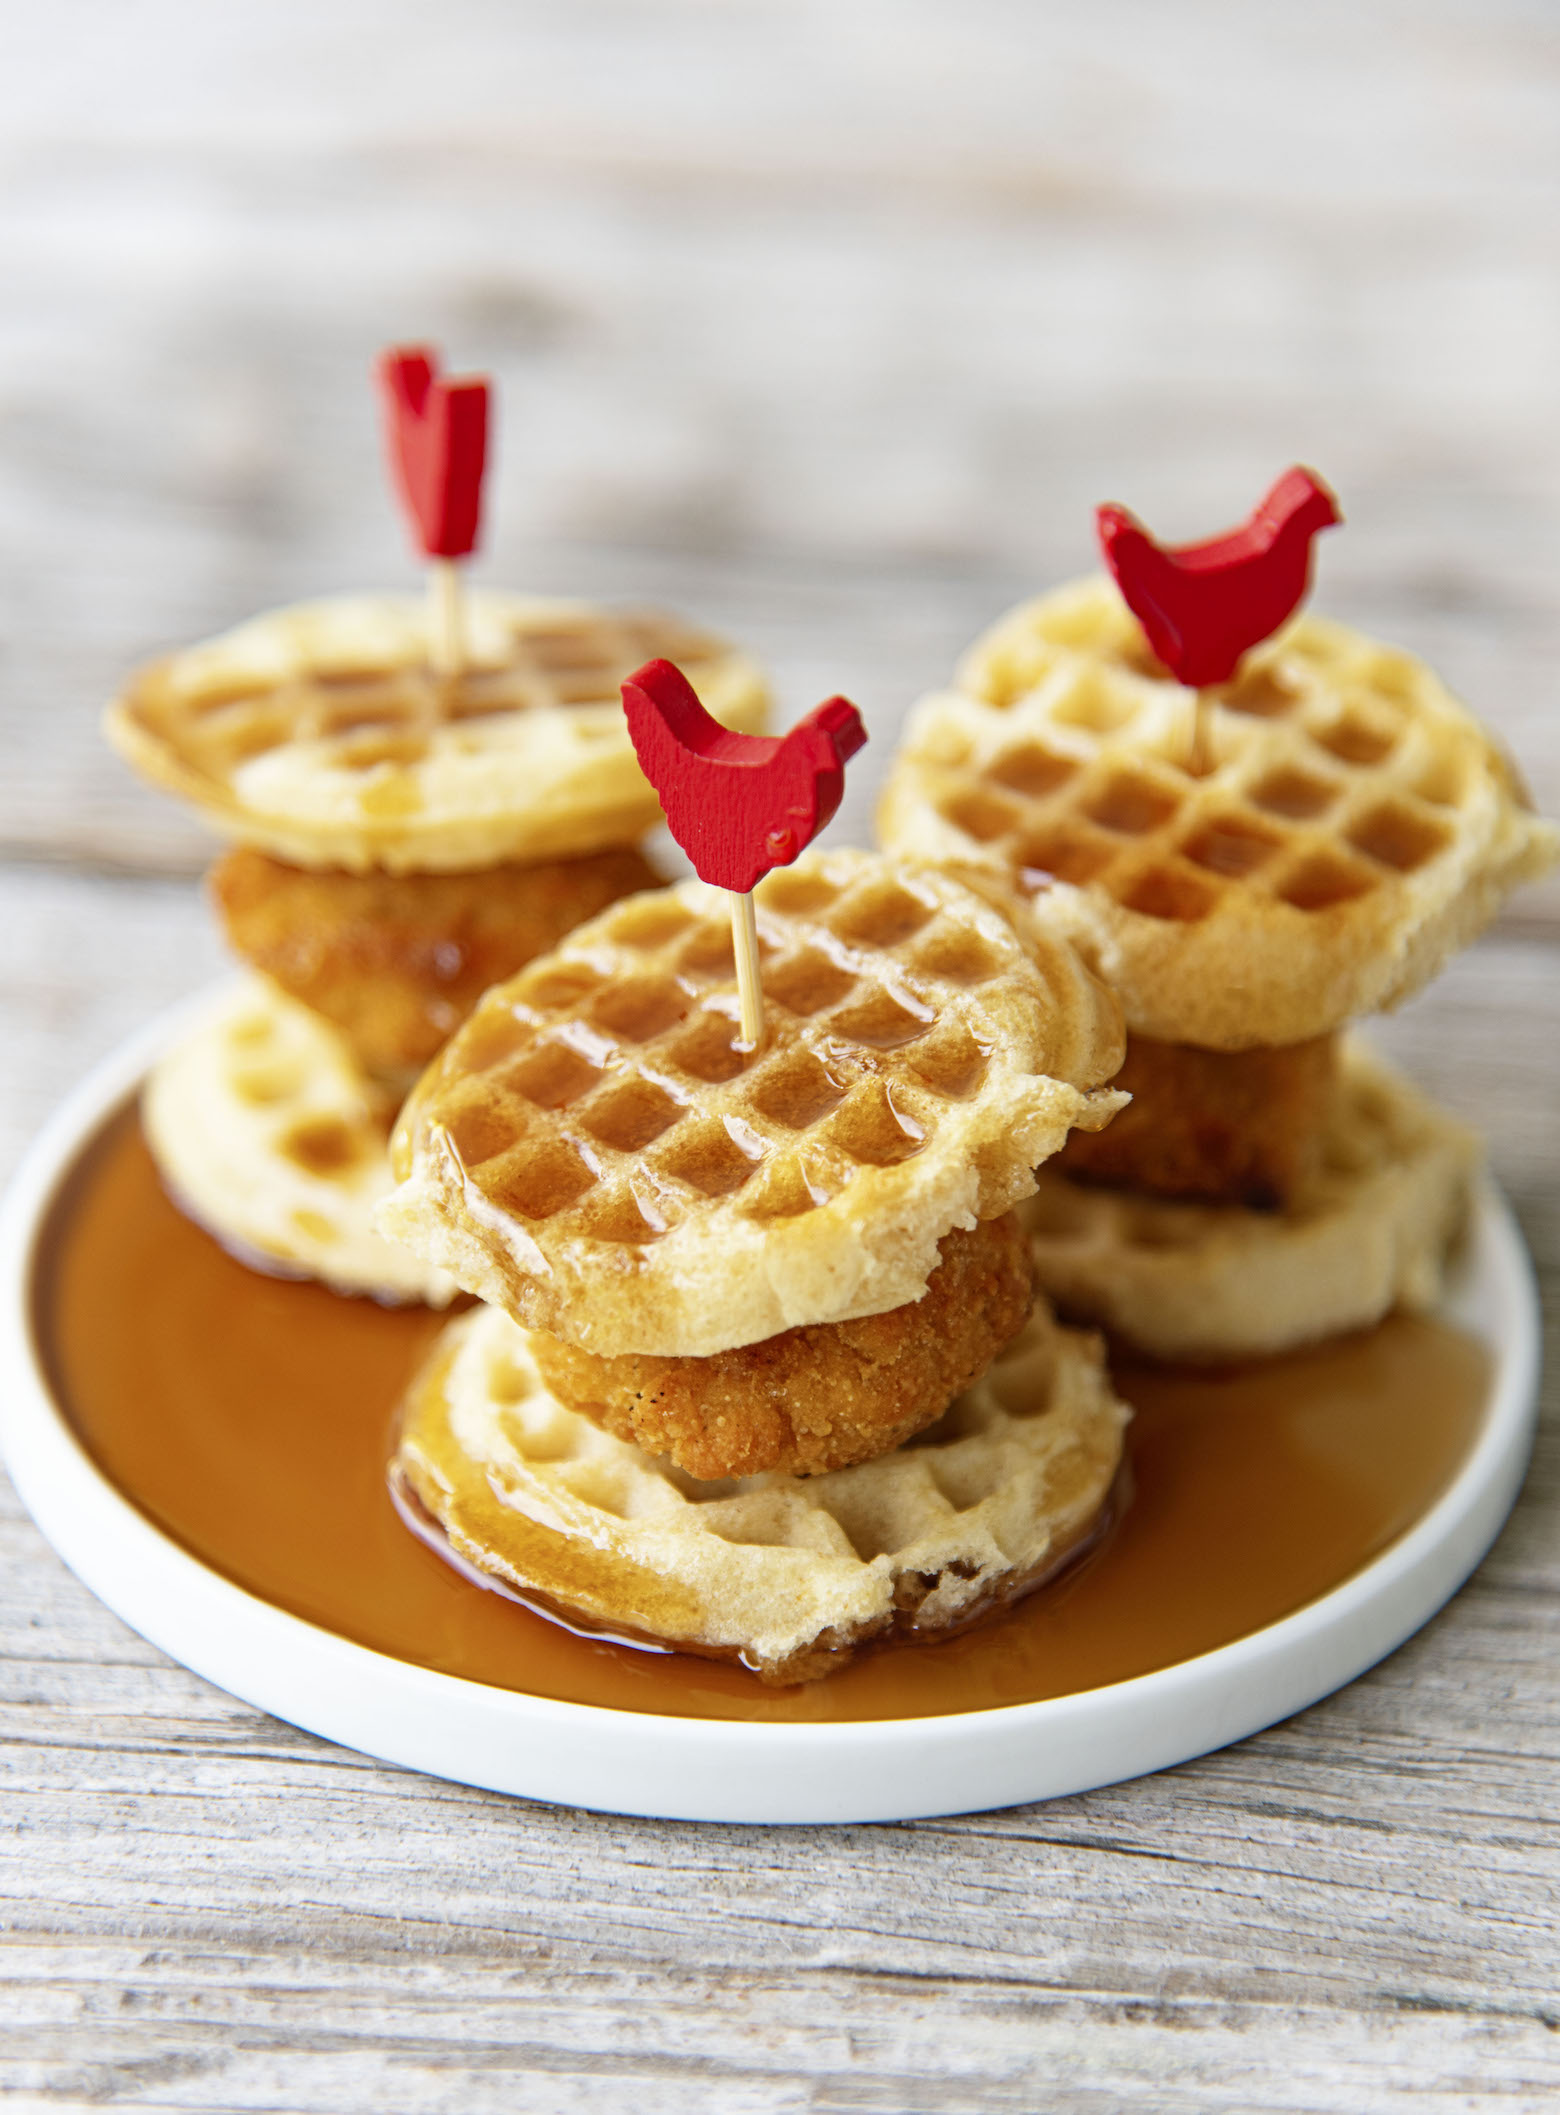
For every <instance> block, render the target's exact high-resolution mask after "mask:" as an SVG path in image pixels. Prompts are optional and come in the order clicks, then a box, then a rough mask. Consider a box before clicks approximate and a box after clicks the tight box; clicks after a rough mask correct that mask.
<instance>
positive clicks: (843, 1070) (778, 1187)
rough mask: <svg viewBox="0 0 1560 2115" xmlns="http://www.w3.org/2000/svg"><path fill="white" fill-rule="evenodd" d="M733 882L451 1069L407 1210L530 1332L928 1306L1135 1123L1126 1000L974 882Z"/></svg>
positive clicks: (504, 1003) (734, 1340) (552, 958)
mask: <svg viewBox="0 0 1560 2115" xmlns="http://www.w3.org/2000/svg"><path fill="white" fill-rule="evenodd" d="M757 906H758V911H757V915H758V935H759V950H760V955H761V958H762V967H763V985H764V995H765V1005H766V1013H767V1022H766V1037H765V1041H764V1043H763V1045H762V1046H761V1047H760V1048H759V1049H758V1050H757V1051H756V1052H755V1051H753V1050H751V1049H749V1047H748V1046H746V1045H744V1044H742V1043H741V1042H740V1041H739V1030H738V1026H737V1020H738V1006H737V994H736V988H735V981H734V973H733V967H732V953H731V929H730V919H729V914H728V899H727V897H726V896H725V895H724V894H723V893H722V892H721V891H719V890H716V889H711V888H708V887H706V886H705V885H704V884H703V883H701V882H696V881H693V882H683V883H680V884H679V885H678V886H677V887H675V888H673V889H668V890H662V891H659V892H657V893H655V894H650V895H643V896H633V897H629V898H628V899H627V900H626V901H625V902H623V903H621V904H617V905H615V906H614V907H613V908H612V909H610V910H608V911H606V912H604V913H603V914H602V916H601V917H599V918H597V919H594V920H592V921H591V923H590V924H588V925H583V926H580V927H578V928H577V929H576V931H575V932H573V933H571V934H570V935H569V937H568V939H566V940H565V941H564V942H563V943H562V945H561V946H560V947H559V948H557V949H556V950H555V952H554V953H553V954H551V955H547V956H544V957H542V958H541V959H540V960H539V961H537V962H534V963H532V964H531V965H530V966H529V967H528V968H526V969H524V970H522V971H521V972H520V974H519V975H518V976H517V977H513V978H511V979H510V980H509V981H508V982H507V983H505V984H501V985H499V986H498V987H497V988H496V989H495V990H493V991H491V992H489V993H488V994H487V996H486V997H485V998H484V999H483V1001H482V1003H481V1005H480V1006H479V1007H478V1008H477V1010H476V1012H475V1013H474V1014H473V1015H472V1016H471V1018H470V1020H469V1021H467V1022H466V1024H465V1026H464V1027H463V1028H462V1029H461V1030H460V1031H459V1032H458V1033H457V1034H456V1036H455V1037H454V1038H453V1039H452V1041H451V1042H450V1043H449V1044H447V1045H446V1047H445V1049H444V1051H443V1053H442V1054H441V1055H440V1057H439V1058H438V1059H436V1060H435V1062H434V1064H433V1065H432V1066H431V1067H430V1068H429V1070H428V1071H427V1072H426V1073H425V1074H424V1076H423V1078H422V1080H421V1081H420V1082H419V1084H418V1086H417V1087H416V1088H415V1089H414V1091H413V1093H412V1095H411V1098H410V1099H409V1100H408V1102H407V1104H406V1107H405V1108H404V1110H403V1111H402V1114H401V1120H400V1123H399V1125H398V1127H397V1133H396V1138H395V1141H394V1145H393V1149H392V1157H393V1159H394V1161H395V1166H396V1172H397V1174H398V1175H399V1176H400V1177H401V1178H402V1186H401V1188H400V1190H399V1191H398V1192H397V1193H396V1195H395V1197H394V1198H393V1199H392V1200H391V1202H390V1203H389V1204H388V1205H386V1206H385V1207H384V1208H383V1209H382V1211H381V1213H380V1216H379V1221H378V1223H379V1226H380V1228H381V1230H382V1231H383V1232H385V1233H388V1234H390V1235H392V1236H393V1237H394V1238H396V1239H399V1240H404V1241H406V1242H407V1243H408V1244H409V1245H410V1246H411V1247H413V1248H415V1249H417V1250H418V1251H419V1253H421V1254H423V1255H425V1256H427V1257H428V1258H429V1260H430V1261H432V1262H436V1263H439V1264H442V1265H443V1266H444V1267H445V1268H446V1269H448V1270H449V1271H451V1273H452V1274H453V1275H454V1276H455V1277H456V1278H457V1279H458V1280H459V1282H460V1283H461V1284H462V1285H464V1286H466V1287H467V1288H468V1289H469V1290H471V1291H473V1292H475V1293H478V1294H479V1295H480V1296H481V1297H482V1298H483V1299H485V1300H488V1301H491V1302H492V1303H493V1305H495V1306H498V1307H503V1308H505V1309H506V1310H507V1311H508V1312H509V1313H511V1314H512V1315H513V1316H514V1318H515V1319H516V1320H517V1321H519V1322H522V1323H524V1324H525V1325H526V1326H527V1327H530V1328H536V1329H545V1330H547V1331H549V1332H551V1334H553V1335H554V1336H558V1337H562V1338H564V1339H565V1340H567V1341H568V1342H570V1343H574V1344H577V1345H579V1346H580V1347H581V1348H582V1349H584V1350H588V1351H596V1352H600V1353H602V1354H604V1355H606V1356H612V1355H614V1354H617V1353H620V1352H635V1351H637V1352H653V1353H661V1354H666V1355H669V1356H674V1357H692V1358H699V1357H705V1356H708V1355H709V1354H710V1353H712V1352H717V1351H725V1350H730V1349H734V1348H736V1347H737V1346H739V1345H743V1344H751V1343H756V1342H758V1341H759V1340H760V1339H761V1338H765V1337H771V1336H776V1335H778V1334H779V1333H780V1332H781V1331H782V1330H786V1329H793V1328H798V1327H801V1326H804V1325H806V1324H808V1323H814V1322H839V1321H847V1320H850V1319H852V1318H854V1317H857V1316H860V1315H869V1314H880V1313H883V1312H885V1311H886V1310H887V1309H889V1308H891V1307H901V1306H903V1305H905V1304H906V1302H908V1301H911V1300H914V1299H917V1298H918V1297H919V1296H920V1294H921V1293H922V1292H923V1291H924V1290H925V1287H926V1282H927V1279H928V1278H929V1277H930V1275H931V1272H932V1270H933V1269H934V1268H935V1266H936V1262H937V1245H938V1243H939V1242H940V1241H941V1239H942V1237H943V1236H944V1235H945V1234H947V1233H948V1232H950V1231H951V1230H952V1229H953V1228H954V1227H956V1226H962V1227H968V1226H972V1225H973V1224H974V1223H975V1221H976V1220H977V1219H989V1218H994V1217H995V1216H996V1215H997V1214H998V1213H999V1212H1004V1211H1006V1210H1007V1209H1008V1208H1009V1207H1010V1206H1011V1205H1012V1204H1014V1203H1015V1202H1016V1201H1017V1200H1018V1199H1019V1198H1020V1197H1025V1196H1028V1195H1029V1194H1030V1193H1031V1191H1032V1190H1033V1188H1034V1176H1033V1173H1032V1170H1033V1169H1034V1167H1035V1165H1036V1163H1037V1162H1039V1161H1041V1160H1044V1159H1045V1158H1046V1157H1047V1156H1048V1155H1049V1154H1051V1153H1054V1152H1055V1151H1056V1150H1057V1148H1058V1147H1059V1146H1060V1145H1061V1143H1062V1141H1063V1139H1064V1138H1065V1137H1066V1135H1067V1132H1068V1129H1069V1127H1070V1126H1072V1125H1075V1124H1077V1125H1080V1126H1082V1127H1083V1128H1085V1129H1088V1128H1090V1127H1092V1126H1097V1125H1099V1124H1102V1123H1104V1122H1106V1121H1107V1119H1108V1118H1109V1117H1110V1116H1111V1115H1113V1114H1114V1112H1115V1109H1116V1107H1117V1106H1118V1104H1119V1102H1120V1100H1121V1097H1120V1096H1119V1095H1117V1094H1114V1093H1112V1092H1110V1091H1108V1090H1105V1091H1099V1083H1100V1082H1101V1081H1103V1080H1107V1079H1109V1078H1110V1076H1111V1074H1112V1073H1113V1072H1114V1071H1115V1070H1116V1068H1117V1066H1118V1065H1119V1064H1120V1062H1121V1054H1122V1035H1121V1026H1120V1014H1119V1010H1118V1009H1117V1006H1116V1003H1115V1001H1114V999H1113V998H1112V997H1111V996H1110V994H1109V993H1108V992H1106V991H1105V990H1104V988H1103V987H1102V986H1101V985H1099V984H1098V983H1097V982H1096V981H1095V980H1094V979H1093V978H1092V977H1091V976H1090V975H1089V973H1088V972H1087V971H1086V970H1085V969H1084V968H1083V967H1082V965H1081V964H1080V962H1079V961H1078V958H1077V956H1076V955H1075V954H1074V953H1073V951H1072V949H1071V948H1069V947H1068V946H1067V945H1066V943H1065V942H1060V941H1057V940H1055V939H1050V938H1045V937H1044V936H1042V937H1040V938H1039V939H1038V940H1037V942H1036V944H1035V947H1034V948H1033V949H1031V948H1029V947H1028V946H1027V945H1026V944H1025V943H1023V942H1021V941H1020V939H1019V937H1018V934H1017V933H1016V932H1015V930H1014V928H1013V926H1012V925H1011V924H1010V923H1009V921H1008V920H1007V919H1006V918H1005V917H1004V916H1003V915H1002V913H1001V912H1000V911H999V910H997V909H995V908H994V907H993V906H992V905H990V904H988V903H987V902H986V901H984V899H983V898H981V897H980V896H978V895H977V894H975V893H974V892H973V891H971V890H969V889H967V888H965V887H964V886H963V885H962V884H961V883H960V882H958V881H957V880H955V879H954V878H953V877H951V876H949V875H946V874H941V873H938V872H936V871H934V870H931V869H921V868H916V867H912V866H908V865H903V864H899V863H895V862H891V861H888V860H885V859H883V858H882V857H881V856H879V855H877V854H874V853H870V852H834V853H809V854H807V855H805V856H804V858H803V859H801V860H799V861H798V862H797V864H796V865H795V866H793V867H788V868H785V869H783V870H781V871H780V872H778V873H775V874H772V875H770V876H769V877H768V878H767V879H766V880H765V881H764V882H762V883H761V884H760V886H759V889H758V891H757Z"/></svg>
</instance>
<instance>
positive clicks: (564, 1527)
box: [391, 1307, 1130, 1683]
mask: <svg viewBox="0 0 1560 2115" xmlns="http://www.w3.org/2000/svg"><path fill="white" fill-rule="evenodd" d="M1129 1415H1130V1413H1129V1412H1128V1411H1127V1409H1126V1408H1125V1407H1124V1406H1123V1405H1122V1404H1121V1403H1119V1402H1118V1401H1117V1400H1116V1398H1115V1397H1114V1396H1113V1395H1112V1393H1111V1389H1110V1383H1109V1381H1108V1379H1107V1377H1106V1373H1105V1367H1104V1360H1103V1355H1102V1352H1101V1348H1100V1345H1099V1342H1098V1340H1097V1339H1096V1338H1093V1337H1090V1336H1083V1335H1079V1334H1078V1333H1076V1332H1075V1331H1071V1330H1064V1329H1059V1328H1058V1327H1057V1326H1056V1324H1055V1323H1054V1321H1053V1320H1052V1319H1051V1317H1050V1316H1049V1315H1048V1314H1047V1313H1045V1312H1044V1311H1043V1310H1042V1311H1041V1312H1040V1313H1038V1314H1036V1316H1035V1317H1034V1318H1033V1319H1032V1320H1031V1321H1030V1323H1029V1325H1028V1326H1027V1328H1026V1329H1025V1330H1024V1332H1023V1334H1022V1335H1021V1336H1020V1337H1018V1338H1017V1339H1016V1340H1015V1342H1014V1343H1013V1344H1012V1345H1011V1346H1010V1348H1009V1349H1008V1350H1007V1351H1006V1352H1005V1353H1004V1354H1003V1356H1002V1357H1001V1358H1000V1359H998V1360H997V1362H996V1364H995V1365H994V1366H992V1368H991V1369H990V1371H989V1372H988V1373H987V1374H986V1375H985V1376H984V1378H983V1379H981V1380H980V1381H978V1382H977V1383H976V1384H975V1386H974V1387H973V1388H970V1389H969V1390H967V1391H966V1393H965V1394H964V1395H962V1396H960V1397H959V1399H958V1400H957V1402H955V1403H954V1404H953V1405H952V1407H951V1408H950V1409H949V1410H948V1411H947V1413H946V1414H945V1415H944V1416H943V1417H942V1418H941V1419H940V1420H939V1421H938V1422H937V1423H936V1424H935V1425H932V1426H930V1427H929V1428H928V1429H927V1430H926V1431H924V1432H922V1433H920V1434H918V1435H917V1437H916V1438H915V1439H913V1440H912V1441H910V1442H909V1443H908V1444H907V1445H905V1446H903V1447H901V1448H900V1449H899V1450H898V1451H897V1452H896V1453H892V1454H885V1455H880V1456H879V1457H878V1458H877V1459H876V1460H875V1461H869V1462H862V1463H859V1464H857V1465H856V1466H855V1467H852V1468H848V1469H839V1470H835V1471H834V1472H833V1473H831V1474H829V1475H825V1476H811V1477H806V1478H799V1477H792V1476H782V1475H767V1476H753V1477H746V1478H743V1479H740V1480H736V1481H728V1482H723V1483H700V1482H697V1481H696V1480H695V1479H694V1478H692V1477H690V1476H687V1475H685V1474H684V1473H683V1472H682V1471H680V1470H678V1469H676V1468H674V1467H672V1466H671V1465H670V1464H669V1463H667V1462H665V1461H662V1460H659V1459H657V1458H656V1457H654V1456H652V1455H649V1454H645V1453H644V1452H642V1451H641V1450H640V1449H639V1448H638V1447H636V1446H633V1445H632V1444H630V1443H628V1442H627V1441H624V1440H619V1439H613V1438H612V1437H611V1436H610V1435H609V1434H608V1433H605V1432H603V1431H601V1430H600V1429H599V1428H598V1427H597V1426H596V1425H594V1424H592V1423H591V1421H590V1420H589V1419H588V1418H585V1417H582V1416H580V1415H579V1413H578V1412H576V1411H573V1410H567V1409H565V1408H564V1407H563V1405H562V1404H560V1403H559V1402H557V1401H556V1400H555V1398H554V1397H552V1396H551V1395H549V1394H548V1392H547V1390H546V1388H545V1386H544V1385H543V1382H542V1379H541V1375H540V1373H539V1372H538V1370H537V1367H536V1364H535V1361H534V1359H533V1357H532V1353H531V1346H530V1340H529V1337H528V1335H527V1332H526V1331H524V1330H523V1329H521V1328H520V1327H519V1326H518V1325H517V1324H516V1323H514V1322H511V1321H510V1320H509V1318H508V1317H507V1316H506V1315H504V1314H502V1313H501V1312H499V1310H498V1309H496V1308H487V1307H484V1308H478V1309H476V1310H475V1311H474V1312H473V1313H471V1314H469V1315H462V1316H460V1317H459V1318H458V1319H457V1320H456V1321H454V1322H452V1323H450V1324H449V1325H448V1327H447V1328H446V1329H445V1331H444V1334H443V1335H442V1337H441V1338H440V1340H439V1343H438V1344H437V1346H436V1347H435V1349H434V1352H433V1355H432V1357H431V1358H430V1359H429V1361H428V1363H427V1364H426V1365H425V1366H424V1368H423V1370H422V1372H421V1373H420V1374H419V1375H418V1377H417V1379H416V1380H415V1381H414V1382H413V1384H412V1387H411V1390H410V1393H409V1394H408V1397H407V1400H406V1404H405V1408H404V1410H403V1413H402V1424H401V1434H400V1439H399V1442H398V1445H397V1450H396V1454H395V1458H394V1460H393V1462H392V1464H391V1479H392V1487H393V1489H394V1490H395V1491H396V1494H397V1496H398V1499H399V1501H400V1503H401V1506H402V1509H403V1512H404V1513H405V1515H406V1516H407V1518H408V1519H409V1521H410V1522H411V1524H412V1525H414V1526H415V1527H417V1528H418V1529H419V1530H420V1531H421V1532H423V1533H424V1534H426V1535H428V1536H429V1537H430V1539H433V1540H435V1541H436V1542H437V1543H439V1544H440V1545H442V1546H443V1547H444V1549H445V1551H446V1553H447V1554H449V1555H451V1556H452V1557H453V1558H454V1560H455V1561H456V1562H457V1563H458V1564H459V1565H460V1566H461V1567H462V1568H465V1569H470V1570H474V1571H476V1572H479V1573H480V1574H482V1575H483V1577H484V1578H485V1580H486V1581H487V1582H488V1583H491V1584H493V1585H496V1586H498V1587H499V1588H500V1589H501V1590H505V1591H508V1592H511V1593H513V1594H515V1595H516V1596H517V1597H518V1598H519V1599H521V1600H523V1601H526V1602H527V1603H529V1604H531V1605H533V1606H535V1607H539V1608H540V1609H541V1610H542V1611H543V1612H544V1613H546V1614H549V1615H553V1616H556V1617H561V1618H562V1619H563V1620H564V1621H566V1622H568V1623H569V1624H571V1625H573V1626H576V1627H579V1628H582V1629H585V1630H587V1631H590V1632H594V1633H598V1634H605V1635H609V1636H615V1637H618V1638H626V1639H629V1640H632V1641H636V1642H640V1643H648V1644H655V1645H660V1646H663V1647H671V1648H673V1649H674V1650H678V1651H685V1652H695V1653H702V1654H706V1655H709V1656H714V1657H719V1658H727V1659H735V1660H740V1661H741V1663H742V1664H743V1665H744V1666H746V1667H749V1668H751V1669H752V1670H753V1672H754V1673H756V1674H758V1675H760V1676H762V1678H763V1679H764V1680H765V1681H768V1682H776V1683H787V1682H799V1681H808V1680H811V1679H814V1678H815V1677H817V1676H819V1675H824V1674H828V1673H831V1672H832V1671H833V1670H834V1669H835V1668H837V1667H840V1666H842V1665H843V1664H844V1663H845V1661H846V1660H848V1659H849V1658H850V1656H851V1654H852V1652H853V1651H855V1650H856V1648H857V1647H858V1646H860V1645H862V1644H864V1643H866V1642H867V1641H868V1640H870V1639H880V1638H883V1637H886V1636H888V1635H889V1634H890V1633H892V1632H899V1633H903V1634H905V1635H907V1636H914V1637H920V1638H928V1637H934V1636H937V1635H941V1634H944V1633H947V1632H950V1631H954V1630H959V1629H962V1628H964V1627H965V1626H966V1625H967V1624H969V1623H970V1622H972V1621H974V1620H976V1619H977V1618H978V1617H980V1616H982V1615H985V1614H986V1613H988V1612H989V1611H990V1610H992V1609H994V1608H997V1607H1001V1606H1004V1605H1006V1604H1007V1603H1008V1602H1011V1601H1013V1600H1015V1599H1017V1598H1018V1596H1019V1595H1021V1594H1023V1593H1025V1592H1027V1591H1028V1590H1029V1589H1031V1588H1032V1587H1035V1586H1038V1585H1040V1584H1042V1583H1043V1582H1044V1581H1045V1580H1046V1579H1048V1578H1050V1577H1052V1576H1053V1575H1054V1574H1055V1572H1056V1571H1058V1570H1059V1569H1060V1568H1061V1566H1062V1565H1063V1564H1064V1563H1065V1562H1066V1561H1067V1559H1068V1558H1069V1557H1071V1556H1073V1555H1075V1554H1077V1553H1078V1551H1079V1550H1080V1549H1081V1547H1082V1546H1083V1545H1084V1544H1085V1543H1086V1542H1087V1541H1088V1540H1089V1538H1090V1537H1091V1536H1092V1535H1093V1534H1094V1533H1095V1532H1096V1531H1097V1530H1098V1529H1099V1528H1100V1527H1101V1526H1102V1525H1103V1523H1104V1521H1105V1519H1106V1518H1107V1510H1106V1509H1107V1503H1108V1500H1109V1497H1110V1493H1111V1488H1112V1485H1113V1483H1114V1482H1115V1478H1116V1475H1117V1471H1118V1469H1119V1467H1120V1464H1121V1456H1122V1436H1123V1433H1124V1430H1125V1427H1126V1423H1127V1419H1128V1417H1129Z"/></svg>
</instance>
